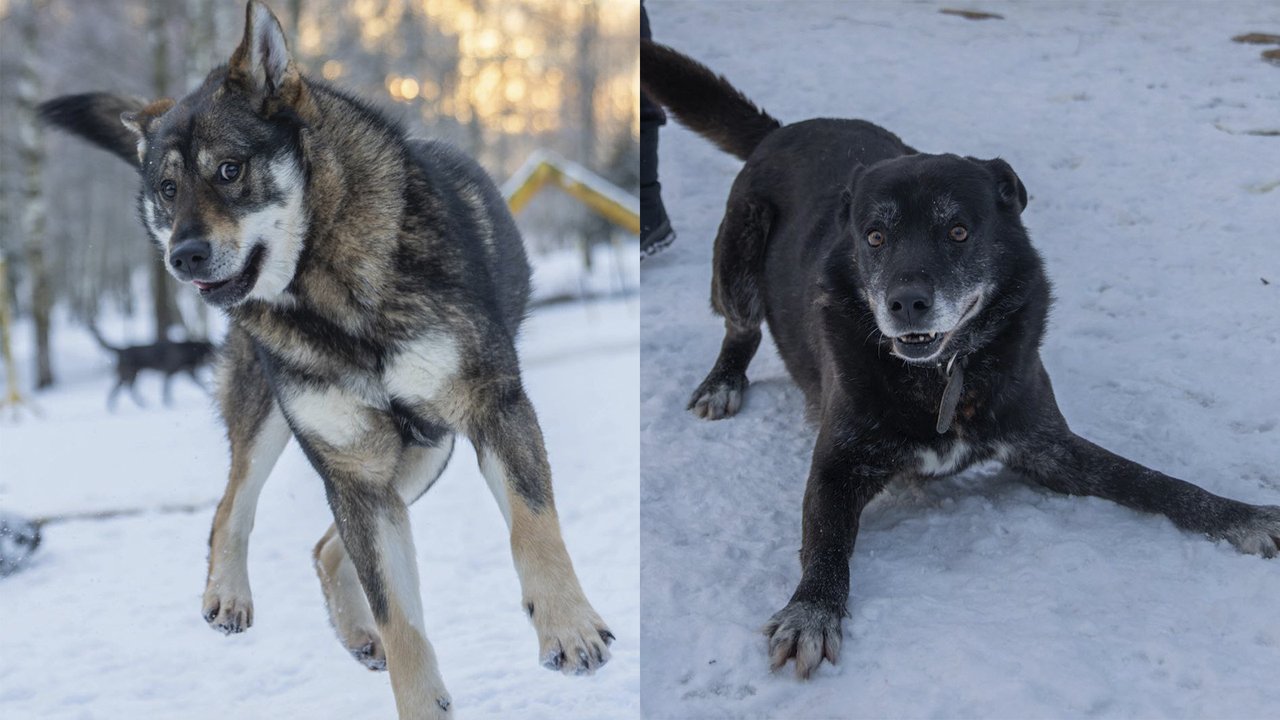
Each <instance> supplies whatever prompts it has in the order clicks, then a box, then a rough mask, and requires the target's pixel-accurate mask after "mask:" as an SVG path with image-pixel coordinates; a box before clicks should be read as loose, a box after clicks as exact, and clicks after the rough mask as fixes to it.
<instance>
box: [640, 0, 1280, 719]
mask: <svg viewBox="0 0 1280 720" xmlns="http://www.w3.org/2000/svg"><path fill="white" fill-rule="evenodd" d="M646 6H647V7H648V10H649V13H650V20H651V21H652V24H653V30H654V33H655V37H656V38H657V39H658V40H660V41H662V42H666V43H668V44H670V45H672V46H674V47H676V48H678V49H681V50H684V51H686V52H688V53H690V54H691V55H693V56H694V57H697V58H698V59H700V60H702V61H704V62H706V63H707V64H708V65H710V67H712V68H713V69H715V70H717V71H719V72H723V73H725V74H726V75H727V76H728V77H729V79H730V80H731V81H733V82H734V83H735V84H736V85H737V86H738V87H740V88H742V89H743V90H744V91H745V92H746V93H747V95H748V96H750V97H752V98H753V99H755V100H756V101H758V102H759V103H761V104H762V105H763V106H764V107H765V108H766V109H768V110H769V111H770V112H771V113H772V114H774V115H775V116H777V117H778V118H780V119H781V120H783V121H784V122H787V121H795V120H801V119H804V118H808V117H817V116H837V117H861V118H865V119H868V120H871V121H873V122H877V123H880V124H882V125H884V126H886V127H888V128H890V129H892V130H893V131H895V132H897V133H898V134H899V135H901V137H902V138H903V139H904V140H905V141H906V142H908V143H910V144H912V145H914V146H916V147H918V148H920V149H922V150H924V151H931V152H956V153H961V154H967V155H975V156H978V157H984V158H986V157H993V156H1001V157H1003V158H1005V159H1006V160H1008V161H1009V162H1010V163H1011V164H1012V165H1013V167H1014V168H1015V170H1017V172H1018V173H1019V174H1020V176H1021V178H1022V179H1023V181H1024V182H1025V184H1026V186H1027V188H1028V190H1029V192H1030V193H1031V201H1030V204H1029V206H1028V207H1027V210H1026V213H1025V214H1024V216H1023V217H1024V220H1025V222H1026V224H1027V226H1028V227H1029V228H1030V230H1031V233H1032V237H1033V239H1034V241H1035V243H1036V245H1037V246H1038V247H1039V248H1040V250H1041V252H1042V253H1043V254H1044V256H1045V260H1046V262H1047V265H1048V269H1049V273H1050V275H1051V277H1052V279H1053V281H1054V283H1055V286H1056V294H1057V304H1056V311H1055V313H1054V314H1053V319H1052V324H1051V328H1050V331H1049V335H1048V340H1047V341H1046V343H1045V345H1044V352H1043V355H1044V359H1045V363H1046V365H1047V366H1048V369H1049V372H1050V374H1051V375H1052V377H1053V378H1054V383H1055V389H1056V391H1057V394H1058V400H1059V403H1060V405H1061V406H1062V408H1063V411H1064V413H1065V414H1066V416H1067V418H1068V420H1069V421H1070V422H1071V424H1072V426H1073V428H1074V429H1075V430H1076V431H1077V432H1079V433H1081V434H1083V435H1084V436H1086V437H1088V438H1090V439H1093V440H1095V441H1097V442H1099V443H1101V444H1103V445H1104V446H1106V447H1109V448H1110V449H1112V450H1115V451H1117V452H1119V453H1121V454H1123V455H1126V456H1128V457H1131V458H1134V459H1136V460H1138V461H1140V462H1143V463H1146V464H1148V465H1151V466H1154V467H1156V468H1159V469H1161V470H1163V471H1165V472H1168V473H1170V474H1173V475H1176V476H1180V477H1183V478H1186V479H1188V480H1192V481H1194V482H1197V483H1199V484H1201V485H1203V486H1204V487H1206V488H1208V489H1209V490H1211V491H1213V492H1216V493H1219V494H1223V495H1229V496H1233V497H1237V498H1240V499H1243V500H1247V501H1252V502H1257V503H1269V504H1280V235H1278V234H1277V233H1280V137H1276V136H1274V133H1275V131H1280V68H1277V67H1274V66H1271V65H1267V64H1266V63H1264V62H1262V61H1261V60H1260V59H1259V51H1260V50H1261V48H1259V47H1258V46H1254V45H1241V44H1236V43H1233V42H1232V41H1231V38H1232V37H1233V36H1235V35H1238V34H1241V33H1246V32H1250V31H1257V32H1270V33H1277V32H1280V5H1277V4H1276V3H1275V2H1254V3H1246V2H1231V3H1185V2H1183V3H1160V4H1156V3H1105V4H1104V3H1091V4H1083V3H1040V2H1023V3H1016V4H996V3H986V2H983V3H958V4H957V5H952V7H963V8H973V9H982V10H988V11H992V12H996V13H999V14H1001V15H1003V16H1004V19H1003V20H985V21H980V22H975V21H970V20H966V19H964V18H961V17H956V16H953V15H944V14H939V12H938V10H939V8H942V7H946V6H947V5H945V4H940V3H933V2H924V3H910V4H904V3H856V4H855V3H815V4H803V3H799V2H786V3H783V2H778V3H754V4H746V3H727V2H715V3H711V2H707V3H689V2H662V1H661V0H650V1H649V2H646ZM1252 131H1262V134H1250V132H1252ZM1267 131H1270V132H1272V133H1273V135H1271V136H1268V135H1266V134H1265V133H1266V132H1267ZM660 152H661V158H662V160H661V180H662V182H663V186H664V193H663V194H664V197H665V199H666V202H667V207H668V209H669V211H670V213H671V216H672V223H673V225H674V226H675V228H676V230H677V232H678V233H679V239H678V240H677V241H676V242H675V244H674V245H673V246H672V248H671V249H670V250H668V251H667V252H665V253H663V254H662V255H660V256H658V257H657V258H654V259H652V260H647V261H645V264H644V268H643V278H642V285H643V301H642V308H643V311H642V313H641V335H642V338H643V340H642V346H641V354H642V370H641V384H640V387H641V404H640V414H641V454H642V476H643V478H644V482H643V490H642V511H641V517H642V565H641V587H642V588H643V591H642V608H643V610H642V615H641V624H642V627H643V628H644V634H643V642H642V653H643V657H644V673H643V681H642V691H643V692H642V694H643V707H644V710H645V714H646V716H648V717H653V718H689V717H735V718H759V717H777V718H822V717H1076V716H1090V717H1095V716H1097V717H1218V718H1226V717H1236V718H1246V717H1248V718H1261V717H1276V715H1277V712H1280V683H1277V682H1276V668H1277V667H1278V666H1280V615H1278V614H1277V607H1280V561H1277V560H1272V561H1266V560H1262V559H1260V558H1257V557H1252V556H1243V555H1239V554H1237V553H1236V552H1235V551H1234V550H1232V549H1231V548H1230V547H1229V546H1227V545H1226V544H1221V543H1220V544H1213V543H1210V542H1207V541H1205V540H1203V539H1202V538H1198V537H1194V536H1191V535H1188V534H1185V533H1182V532H1179V531H1178V530H1176V529H1174V527H1173V526H1172V525H1171V524H1170V523H1169V522H1168V521H1166V520H1164V519H1162V518H1157V517H1148V516H1142V515H1139V514H1136V513H1133V512H1130V511H1128V510H1125V509H1123V508H1120V507H1118V506H1115V505H1112V504H1109V503H1107V502H1104V501H1100V500H1095V499H1079V498H1066V497H1062V496H1057V495H1053V494H1050V493H1048V492H1045V491H1042V490H1039V489H1036V488H1032V487H1029V486H1026V485H1024V484H1022V483H1021V482H1020V481H1018V480H1017V479H1016V478H1013V477H1010V476H1009V475H1007V474H1004V473H1002V472H999V471H997V470H996V469H992V468H988V469H984V470H979V471H974V472H971V473H969V474H967V475H964V476H962V477H959V478H956V479H953V480H948V481H941V482H937V483H933V484H928V485H924V486H921V487H904V486H896V487H893V488H892V489H891V491H890V492H888V493H886V494H885V496H883V497H882V498H881V499H879V500H877V501H876V502H875V503H874V504H873V505H872V506H870V507H869V508H868V509H867V511H866V513H865V514H864V515H863V524H862V531H861V533H860V535H859V538H858V546H857V551H856V552H855V553H854V558H853V561H852V577H853V586H852V596H851V598H850V601H849V612H850V614H851V617H850V618H849V619H847V620H846V622H845V625H844V635H845V637H844V650H843V656H842V659H841V662H840V664H839V665H836V666H834V667H833V666H829V665H824V666H823V668H822V670H821V671H819V672H818V673H817V674H816V676H815V677H814V679H813V680H811V681H810V682H808V683H800V682H798V681H796V680H795V678H794V676H793V674H792V672H791V669H790V666H788V668H787V669H786V671H784V672H780V673H778V674H777V675H771V674H770V673H769V670H768V664H767V661H766V658H765V641H764V638H763V636H762V635H761V634H760V628H761V626H762V625H763V624H764V622H765V620H767V619H768V618H769V616H770V615H771V614H772V613H773V612H774V611H776V610H778V609H779V608H781V607H782V606H783V605H784V604H785V603H786V601H787V598H788V597H789V596H790V593H791V591H792V590H793V589H794V586H795V583H796V582H797V580H798V579H799V573H800V568H799V564H798V562H797V557H796V552H797V550H798V549H799V547H800V501H801V496H802V493H803V488H804V480H805V476H806V472H807V470H808V466H809V451H810V448H811V445H812V438H813V431H812V430H811V429H810V428H808V427H806V426H805V424H804V422H803V418H802V399H801V394H800V392H799V390H798V389H797V388H796V387H795V386H794V385H793V384H792V382H791V381H790V380H789V379H788V377H787V375H786V372H785V370H784V368H783V366H782V363H781V362H780V360H779V359H778V357H777V355H776V353H775V351H774V349H773V347H772V345H771V344H770V343H769V342H768V341H766V342H765V343H764V347H762V349H761V352H760V354H759V356H758V357H757V358H756V360H755V362H754V363H753V365H752V367H751V370H750V371H749V373H748V375H749V376H750V378H751V380H752V385H751V388H750V390H749V391H748V394H747V400H746V405H745V407H744V408H743V411H742V413H741V414H740V415H739V416H738V417H735V418H732V419H730V420H725V421H720V422H714V423H708V422H705V421H701V420H698V419H695V418H694V417H693V416H691V415H690V414H689V413H687V412H685V410H684V406H685V402H686V401H687V398H688V395H689V392H690V391H692V390H693V388H694V387H695V386H697V384H698V382H699V381H700V380H701V379H702V377H703V375H704V374H705V373H706V371H707V370H708V369H709V368H710V366H711V363H712V361H713V360H714V358H715V356H716V352H717V350H718V348H719V345H720V340H721V324H720V322H719V320H718V319H716V318H715V317H713V316H712V314H711V313H710V311H709V310H708V309H707V295H708V286H709V279H710V274H711V246H712V239H713V237H714V235H715V230H716V227H717V225H718V223H719V222H720V218H721V213H722V211H723V208H724V201H725V198H726V196H727V192H728V188H729V185H730V182H731V181H732V179H733V177H734V175H735V174H736V172H737V171H738V169H739V167H740V163H739V162H738V161H737V160H735V159H733V158H731V157H729V156H728V155H725V154H723V153H721V152H719V151H717V150H715V149H714V148H713V147H712V146H711V145H710V144H709V143H708V142H706V141H704V140H702V139H700V138H697V137H695V136H693V135H691V134H690V133H688V132H687V131H685V130H683V129H680V128H678V127H675V126H668V127H667V128H665V129H664V130H663V134H662V145H661V151H660ZM1263 278H1265V279H1266V281H1264V280H1263ZM1267 281H1269V283H1270V284H1266V282H1267Z"/></svg>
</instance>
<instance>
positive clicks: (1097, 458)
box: [1007, 426, 1280, 557]
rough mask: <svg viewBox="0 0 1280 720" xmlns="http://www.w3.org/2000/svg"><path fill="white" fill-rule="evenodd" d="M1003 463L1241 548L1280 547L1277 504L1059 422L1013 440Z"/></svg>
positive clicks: (1270, 553) (1258, 551) (1054, 485)
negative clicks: (1246, 498) (1107, 445)
mask: <svg viewBox="0 0 1280 720" xmlns="http://www.w3.org/2000/svg"><path fill="white" fill-rule="evenodd" d="M1007 464H1008V465H1009V466H1010V467H1011V468H1013V469H1014V470H1016V471H1018V472H1020V473H1022V474H1023V475H1025V476H1027V477H1029V478H1031V479H1032V480H1035V481H1036V482H1038V483H1039V484H1041V485H1043V486H1045V487H1047V488H1049V489H1051V490H1054V491H1057V492H1060V493H1065V494H1068V495H1093V496H1095V497H1100V498H1105V499H1107V500H1111V501H1113V502H1117V503H1119V504H1121V505H1124V506H1125V507H1130V508H1133V509H1134V510H1141V511H1143V512H1150V513H1159V514H1161V515H1164V516H1165V517H1167V518H1169V519H1170V520H1172V521H1173V524H1174V525H1177V526H1178V527H1180V528H1182V529H1183V530H1188V531H1190V532H1196V533H1202V534H1204V535H1208V536H1209V537H1211V538H1214V539H1222V540H1227V541H1228V542H1230V543H1231V544H1232V545H1234V546H1235V547H1236V548H1237V549H1238V550H1240V551H1241V552H1245V553H1252V554H1255V555H1262V556H1264V557H1274V556H1275V555H1276V554H1277V552H1280V507H1276V506H1273V505H1249V504H1247V503H1243V502H1239V501H1237V500H1231V499H1229V498H1224V497H1221V496H1218V495H1214V494H1213V493H1211V492H1209V491H1207V490H1205V489H1204V488H1201V487H1199V486H1197V485H1193V484H1191V483H1189V482H1186V481H1184V480H1178V479H1177V478H1172V477H1169V476H1168V475H1164V474H1162V473H1159V472H1156V471H1155V470H1152V469H1150V468H1147V467H1144V466H1142V465H1139V464H1138V463H1136V462H1133V461H1132V460H1127V459H1125V458H1123V457H1120V456H1119V455H1116V454H1115V453H1112V452H1109V451H1107V450H1104V449H1103V448H1101V447H1098V446H1097V445H1095V444H1093V443H1091V442H1089V441H1088V440H1085V439H1084V438H1082V437H1080V436H1079V435H1076V434H1074V433H1072V432H1071V431H1070V430H1066V429H1065V426H1064V427H1062V428H1061V429H1060V430H1059V431H1055V432H1043V433H1039V434H1036V435H1033V436H1032V437H1030V438H1027V439H1023V440H1021V441H1019V442H1018V443H1017V444H1016V445H1015V446H1014V448H1013V450H1012V451H1011V452H1010V455H1009V458H1008V460H1007Z"/></svg>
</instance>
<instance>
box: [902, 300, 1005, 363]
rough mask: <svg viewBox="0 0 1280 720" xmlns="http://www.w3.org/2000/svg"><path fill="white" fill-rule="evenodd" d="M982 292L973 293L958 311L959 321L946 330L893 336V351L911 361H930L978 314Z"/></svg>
mask: <svg viewBox="0 0 1280 720" xmlns="http://www.w3.org/2000/svg"><path fill="white" fill-rule="evenodd" d="M984 294H985V293H983V292H978V293H975V294H974V296H973V299H972V300H970V301H969V304H968V305H967V306H966V307H965V309H964V312H962V313H960V320H959V322H957V323H956V325H955V327H953V328H951V329H950V330H947V331H946V332H924V333H907V334H905V335H898V336H896V337H894V338H893V353H894V354H895V355H897V356H898V357H900V358H902V359H903V360H906V361H907V362H911V363H927V362H932V361H933V360H934V359H936V357H937V356H938V355H940V354H941V353H942V350H943V347H944V346H945V345H946V344H947V343H948V342H949V341H950V340H951V338H952V336H954V335H955V334H956V331H957V330H959V329H960V328H962V327H964V326H965V324H966V323H968V322H969V321H970V320H972V319H973V316H974V315H977V314H978V311H979V310H980V309H981V305H982V298H983V295H984Z"/></svg>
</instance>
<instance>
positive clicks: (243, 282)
mask: <svg viewBox="0 0 1280 720" xmlns="http://www.w3.org/2000/svg"><path fill="white" fill-rule="evenodd" d="M266 254H267V249H266V247H265V246H264V245H262V244H261V243H259V244H257V245H255V246H254V247H253V250H251V251H250V252H249V259H248V260H246V261H245V263H244V269H243V270H241V271H240V272H239V273H237V274H235V275H233V276H231V277H229V278H227V279H226V280H213V281H210V280H192V281H191V284H192V285H195V286H196V289H197V290H199V291H200V297H201V299H203V300H204V301H205V302H207V303H209V304H210V305H216V306H219V307H225V306H227V305H234V304H235V303H237V302H239V301H241V300H243V299H244V296H245V295H248V294H249V291H250V290H252V289H253V286H254V284H255V283H257V282H258V273H260V272H262V261H263V258H264V257H265V256H266Z"/></svg>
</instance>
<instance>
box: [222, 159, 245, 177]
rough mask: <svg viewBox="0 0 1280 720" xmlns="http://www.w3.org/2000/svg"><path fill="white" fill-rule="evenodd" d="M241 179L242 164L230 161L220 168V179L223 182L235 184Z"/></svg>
mask: <svg viewBox="0 0 1280 720" xmlns="http://www.w3.org/2000/svg"><path fill="white" fill-rule="evenodd" d="M238 177H240V163H238V162H231V161H230V160H228V161H226V162H224V163H222V164H221V165H219V166H218V179H219V180H221V181H222V182H235V179H236V178H238Z"/></svg>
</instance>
